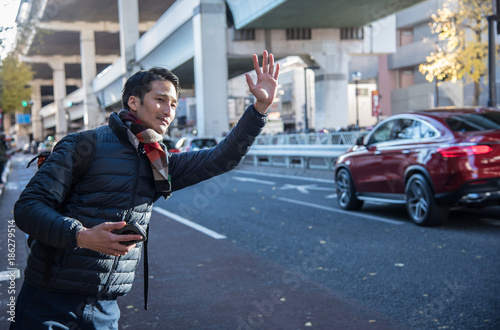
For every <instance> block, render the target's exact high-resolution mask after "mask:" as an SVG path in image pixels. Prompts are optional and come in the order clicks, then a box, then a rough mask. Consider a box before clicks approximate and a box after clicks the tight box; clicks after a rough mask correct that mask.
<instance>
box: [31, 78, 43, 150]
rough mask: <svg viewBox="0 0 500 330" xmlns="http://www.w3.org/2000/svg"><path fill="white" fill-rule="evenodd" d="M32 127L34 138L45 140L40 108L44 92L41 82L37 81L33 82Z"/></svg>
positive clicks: (39, 140)
mask: <svg viewBox="0 0 500 330" xmlns="http://www.w3.org/2000/svg"><path fill="white" fill-rule="evenodd" d="M31 101H33V104H32V105H31V129H32V132H33V140H35V141H37V142H41V141H43V140H44V138H45V137H44V136H43V123H42V118H41V117H40V109H41V108H42V92H41V84H40V82H37V81H32V82H31Z"/></svg>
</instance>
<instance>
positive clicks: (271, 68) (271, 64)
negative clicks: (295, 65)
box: [268, 54, 274, 75]
mask: <svg viewBox="0 0 500 330" xmlns="http://www.w3.org/2000/svg"><path fill="white" fill-rule="evenodd" d="M268 72H269V74H270V75H272V74H273V72H274V56H273V54H269V71H268Z"/></svg>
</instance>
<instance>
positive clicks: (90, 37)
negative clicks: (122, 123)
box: [80, 30, 104, 129]
mask: <svg viewBox="0 0 500 330" xmlns="http://www.w3.org/2000/svg"><path fill="white" fill-rule="evenodd" d="M80 54H81V58H82V63H81V70H82V88H83V90H84V93H85V98H84V100H83V109H84V115H83V122H84V125H85V129H91V128H96V127H98V126H100V125H101V124H103V123H104V115H103V112H102V111H101V109H100V107H99V104H98V103H97V98H96V96H95V95H94V92H93V91H92V79H94V77H95V76H96V74H97V69H96V61H95V35H94V31H93V30H82V31H80Z"/></svg>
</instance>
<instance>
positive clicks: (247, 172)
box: [232, 170, 335, 184]
mask: <svg viewBox="0 0 500 330" xmlns="http://www.w3.org/2000/svg"><path fill="white" fill-rule="evenodd" d="M232 172H234V173H242V174H251V175H262V176H268V177H273V178H281V179H294V180H305V181H314V182H323V183H332V184H333V183H335V180H328V179H319V178H308V177H305V176H296V175H285V174H274V173H264V172H252V171H245V170H234V171H232Z"/></svg>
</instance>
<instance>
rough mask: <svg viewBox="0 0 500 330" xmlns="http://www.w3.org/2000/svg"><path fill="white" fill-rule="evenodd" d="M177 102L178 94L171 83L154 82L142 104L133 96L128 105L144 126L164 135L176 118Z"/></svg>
mask: <svg viewBox="0 0 500 330" xmlns="http://www.w3.org/2000/svg"><path fill="white" fill-rule="evenodd" d="M177 102H178V100H177V93H176V91H175V87H174V85H173V84H172V83H171V82H170V81H153V82H151V91H149V92H148V93H147V94H146V95H144V100H143V103H142V104H141V100H140V99H139V98H138V97H136V96H131V97H130V98H129V100H128V105H129V107H130V111H132V112H133V113H135V114H136V116H137V117H138V118H139V120H140V121H141V123H142V125H144V126H145V127H147V128H152V129H153V130H155V131H156V132H157V133H159V134H161V135H163V134H165V132H166V131H167V128H168V126H169V125H170V124H171V123H172V121H173V120H174V118H175V108H177Z"/></svg>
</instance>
